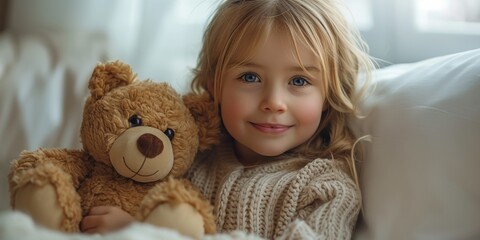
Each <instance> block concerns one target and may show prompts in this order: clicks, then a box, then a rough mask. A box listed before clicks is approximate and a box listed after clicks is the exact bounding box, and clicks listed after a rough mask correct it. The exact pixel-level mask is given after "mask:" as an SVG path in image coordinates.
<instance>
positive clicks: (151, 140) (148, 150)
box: [137, 133, 163, 158]
mask: <svg viewBox="0 0 480 240" xmlns="http://www.w3.org/2000/svg"><path fill="white" fill-rule="evenodd" d="M137 148H138V150H139V151H140V152H141V153H142V154H143V155H144V156H145V157H148V158H154V157H156V156H157V155H158V154H160V153H162V151H163V142H162V140H160V139H159V138H157V137H156V136H155V135H153V134H150V133H145V134H143V135H142V136H140V137H139V138H138V140H137Z"/></svg>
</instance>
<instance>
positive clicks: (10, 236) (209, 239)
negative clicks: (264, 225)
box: [0, 211, 259, 240]
mask: <svg viewBox="0 0 480 240" xmlns="http://www.w3.org/2000/svg"><path fill="white" fill-rule="evenodd" d="M0 239H2V240H19V239H21V240H160V239H168V240H189V239H191V238H189V237H186V236H183V235H180V234H178V233H177V232H175V231H172V230H169V229H166V228H158V227H154V226H152V225H149V224H142V223H134V224H131V225H130V226H128V227H126V228H124V229H122V230H119V231H118V232H114V233H110V234H106V235H100V234H95V235H87V234H80V233H76V234H67V233H61V232H56V231H51V230H48V229H45V228H41V227H38V226H37V225H35V224H34V223H33V222H32V220H31V218H30V217H29V216H27V215H25V214H22V213H20V212H12V211H6V212H2V213H0ZM233 239H245V240H256V239H259V238H258V237H255V236H253V235H248V234H244V233H242V232H239V231H238V232H234V233H231V234H229V235H226V234H217V235H215V236H204V237H203V238H202V240H233Z"/></svg>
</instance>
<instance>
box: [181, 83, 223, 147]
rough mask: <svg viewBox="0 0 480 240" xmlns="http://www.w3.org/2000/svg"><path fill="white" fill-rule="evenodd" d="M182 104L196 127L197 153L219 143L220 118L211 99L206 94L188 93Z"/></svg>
mask: <svg viewBox="0 0 480 240" xmlns="http://www.w3.org/2000/svg"><path fill="white" fill-rule="evenodd" d="M183 102H184V103H185V105H186V106H187V108H188V109H189V110H190V113H191V114H192V116H193V118H195V122H196V123H197V126H198V135H199V142H200V144H199V151H204V150H207V149H209V148H210V147H212V146H213V145H215V144H218V143H219V142H220V116H219V115H218V111H217V108H216V106H215V103H214V101H213V99H212V98H211V97H210V95H209V94H208V93H207V92H204V93H203V94H195V93H189V94H187V95H185V96H183Z"/></svg>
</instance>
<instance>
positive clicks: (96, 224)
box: [80, 206, 135, 234]
mask: <svg viewBox="0 0 480 240" xmlns="http://www.w3.org/2000/svg"><path fill="white" fill-rule="evenodd" d="M134 221H135V219H134V218H133V217H132V216H130V214H128V213H127V212H125V211H123V210H122V209H121V208H119V207H115V206H98V207H93V208H92V209H90V212H89V213H88V215H86V216H85V217H83V219H82V222H81V223H80V230H81V231H82V232H84V233H89V234H94V233H100V234H104V233H109V232H112V231H115V230H118V229H121V228H123V227H126V226H128V225H129V224H130V223H132V222H134Z"/></svg>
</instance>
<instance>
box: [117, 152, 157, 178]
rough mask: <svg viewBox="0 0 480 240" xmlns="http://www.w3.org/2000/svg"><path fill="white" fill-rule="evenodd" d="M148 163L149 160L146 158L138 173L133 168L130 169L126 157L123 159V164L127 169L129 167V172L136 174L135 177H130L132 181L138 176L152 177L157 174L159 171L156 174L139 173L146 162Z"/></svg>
mask: <svg viewBox="0 0 480 240" xmlns="http://www.w3.org/2000/svg"><path fill="white" fill-rule="evenodd" d="M146 161H147V158H146V157H145V158H144V159H143V162H142V165H141V166H140V168H139V169H138V171H135V170H133V169H132V168H130V166H128V164H127V161H126V160H125V157H123V163H124V164H125V167H127V168H128V170H130V171H131V172H132V173H135V174H133V176H131V177H130V178H131V179H133V178H134V177H135V176H137V175H138V176H140V177H150V176H153V175H155V174H157V172H158V170H157V171H155V172H154V173H152V174H140V173H139V172H140V170H142V168H143V165H145V162H146Z"/></svg>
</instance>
